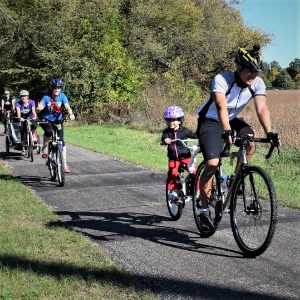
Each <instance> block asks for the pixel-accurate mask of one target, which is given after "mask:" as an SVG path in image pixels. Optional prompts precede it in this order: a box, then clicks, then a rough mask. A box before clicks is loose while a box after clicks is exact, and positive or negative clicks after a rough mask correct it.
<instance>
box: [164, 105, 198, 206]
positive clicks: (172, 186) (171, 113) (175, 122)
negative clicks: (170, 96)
mask: <svg viewBox="0 0 300 300" xmlns="http://www.w3.org/2000/svg"><path fill="white" fill-rule="evenodd" d="M183 117H184V112H183V110H182V108H181V107H179V106H177V105H172V106H170V107H168V108H167V109H166V110H165V112H164V118H165V120H166V122H167V125H168V127H167V128H166V129H164V131H163V133H162V137H161V141H162V144H163V145H168V158H169V171H168V179H167V190H168V196H169V199H170V200H172V201H175V202H176V200H178V199H179V198H178V194H177V191H176V190H177V188H178V187H177V175H178V168H179V166H180V165H182V164H189V162H190V161H191V152H190V150H189V149H187V148H186V147H184V146H183V145H182V144H181V143H180V142H174V143H172V142H171V140H173V139H182V140H185V139H188V138H191V139H196V138H197V135H196V133H195V132H193V131H192V130H191V129H189V128H187V127H184V126H182V119H183Z"/></svg>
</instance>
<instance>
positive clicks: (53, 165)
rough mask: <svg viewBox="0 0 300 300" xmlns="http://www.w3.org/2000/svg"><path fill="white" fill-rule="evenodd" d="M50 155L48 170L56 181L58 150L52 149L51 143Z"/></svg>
mask: <svg viewBox="0 0 300 300" xmlns="http://www.w3.org/2000/svg"><path fill="white" fill-rule="evenodd" d="M48 147H49V155H48V161H47V165H48V169H49V171H50V178H51V180H53V181H54V180H56V173H57V170H56V168H57V167H56V149H55V148H53V147H52V145H51V143H49V146H48Z"/></svg>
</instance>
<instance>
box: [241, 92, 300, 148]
mask: <svg viewBox="0 0 300 300" xmlns="http://www.w3.org/2000/svg"><path fill="white" fill-rule="evenodd" d="M267 103H268V107H269V109H270V111H271V118H272V126H273V129H274V131H276V132H279V133H280V136H281V140H282V145H283V146H291V147H293V148H297V149H300V116H299V112H300V90H283V91H280V90H276V91H273V90H272V91H268V92H267ZM241 116H243V117H244V118H245V120H246V121H247V122H249V124H251V125H252V126H253V127H254V128H255V130H256V132H257V133H258V134H263V131H262V127H261V126H260V124H259V122H258V119H257V117H256V114H255V110H254V106H253V103H251V104H250V105H248V107H247V108H246V109H245V110H244V112H243V113H242V114H241Z"/></svg>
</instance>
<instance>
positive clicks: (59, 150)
mask: <svg viewBox="0 0 300 300" xmlns="http://www.w3.org/2000/svg"><path fill="white" fill-rule="evenodd" d="M37 123H38V124H41V123H44V124H46V123H49V124H50V125H51V129H52V135H51V137H50V139H49V142H48V159H47V163H46V165H47V166H48V169H49V171H50V178H51V180H53V181H54V180H57V182H58V186H60V187H62V186H64V185H65V173H64V164H63V142H62V141H61V140H60V137H59V130H62V124H61V123H57V122H50V121H48V120H39V121H38V122H37Z"/></svg>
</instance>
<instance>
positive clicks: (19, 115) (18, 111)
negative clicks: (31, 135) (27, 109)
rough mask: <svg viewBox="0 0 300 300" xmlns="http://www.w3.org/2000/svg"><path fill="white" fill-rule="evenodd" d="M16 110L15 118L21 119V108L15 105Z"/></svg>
mask: <svg viewBox="0 0 300 300" xmlns="http://www.w3.org/2000/svg"><path fill="white" fill-rule="evenodd" d="M16 112H17V118H18V119H21V110H20V107H16Z"/></svg>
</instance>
